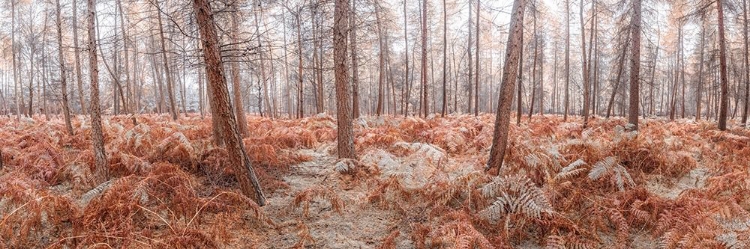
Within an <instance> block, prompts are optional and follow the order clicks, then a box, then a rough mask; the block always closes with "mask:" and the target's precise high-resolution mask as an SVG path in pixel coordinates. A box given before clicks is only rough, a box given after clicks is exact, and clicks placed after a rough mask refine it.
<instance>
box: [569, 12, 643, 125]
mask: <svg viewBox="0 0 750 249" xmlns="http://www.w3.org/2000/svg"><path fill="white" fill-rule="evenodd" d="M634 1H639V0H634ZM578 14H579V16H580V18H581V63H582V64H583V65H582V68H581V69H582V74H581V77H582V78H583V112H581V116H583V128H584V129H586V127H587V126H588V122H589V68H588V64H587V61H586V60H587V59H588V58H587V57H586V29H585V26H586V22H585V20H584V19H583V0H581V5H580V12H579V13H578Z"/></svg>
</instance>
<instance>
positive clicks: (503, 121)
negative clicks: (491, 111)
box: [485, 0, 525, 171]
mask: <svg viewBox="0 0 750 249" xmlns="http://www.w3.org/2000/svg"><path fill="white" fill-rule="evenodd" d="M524 5H525V1H524V0H515V1H514V3H513V12H511V21H510V25H509V31H510V33H509V34H508V42H507V43H506V48H505V65H504V66H503V67H504V68H503V76H502V79H501V82H502V86H501V87H500V96H499V99H498V102H497V103H498V106H497V115H496V116H495V129H494V132H493V136H492V147H491V149H490V157H489V160H488V161H487V166H486V168H485V171H486V170H489V169H492V168H497V169H500V168H501V167H502V166H503V159H504V157H505V150H506V148H507V145H508V128H509V127H508V126H509V125H510V109H511V101H512V100H513V90H514V89H515V87H516V86H515V84H516V74H518V73H519V71H518V70H517V69H518V65H517V64H518V63H519V60H520V57H521V56H520V53H521V50H522V48H523V47H522V41H521V37H523V14H524Z"/></svg>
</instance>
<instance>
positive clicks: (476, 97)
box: [474, 0, 481, 116]
mask: <svg viewBox="0 0 750 249" xmlns="http://www.w3.org/2000/svg"><path fill="white" fill-rule="evenodd" d="M480 5H481V4H480V0H477V21H476V23H475V25H476V26H477V27H476V29H477V32H476V33H477V35H476V36H477V38H476V43H477V47H476V49H474V53H475V55H476V56H475V57H476V58H475V59H476V60H477V61H476V63H475V64H476V65H477V75H476V77H474V78H475V79H474V80H475V81H476V82H475V83H474V116H479V13H480V12H479V7H480Z"/></svg>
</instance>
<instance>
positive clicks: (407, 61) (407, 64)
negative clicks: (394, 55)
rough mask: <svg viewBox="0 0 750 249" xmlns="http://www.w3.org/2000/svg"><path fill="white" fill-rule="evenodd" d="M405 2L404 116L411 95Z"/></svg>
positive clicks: (406, 112) (407, 112)
mask: <svg viewBox="0 0 750 249" xmlns="http://www.w3.org/2000/svg"><path fill="white" fill-rule="evenodd" d="M406 2H407V1H404V44H405V45H404V47H405V48H406V51H405V52H404V56H405V59H404V64H405V69H404V74H405V75H404V85H406V99H405V101H404V106H403V109H404V116H408V115H409V98H410V97H411V81H410V79H409V51H408V50H409V34H408V26H407V17H408V16H407V13H406Z"/></svg>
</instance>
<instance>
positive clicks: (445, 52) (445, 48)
mask: <svg viewBox="0 0 750 249" xmlns="http://www.w3.org/2000/svg"><path fill="white" fill-rule="evenodd" d="M446 6H447V5H446V4H445V0H443V110H442V111H441V112H440V116H442V117H445V112H446V109H447V106H448V100H447V99H446V97H447V88H448V85H447V82H448V78H447V76H446V72H447V71H448V69H447V66H448V60H447V58H448V8H447V7H446Z"/></svg>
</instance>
